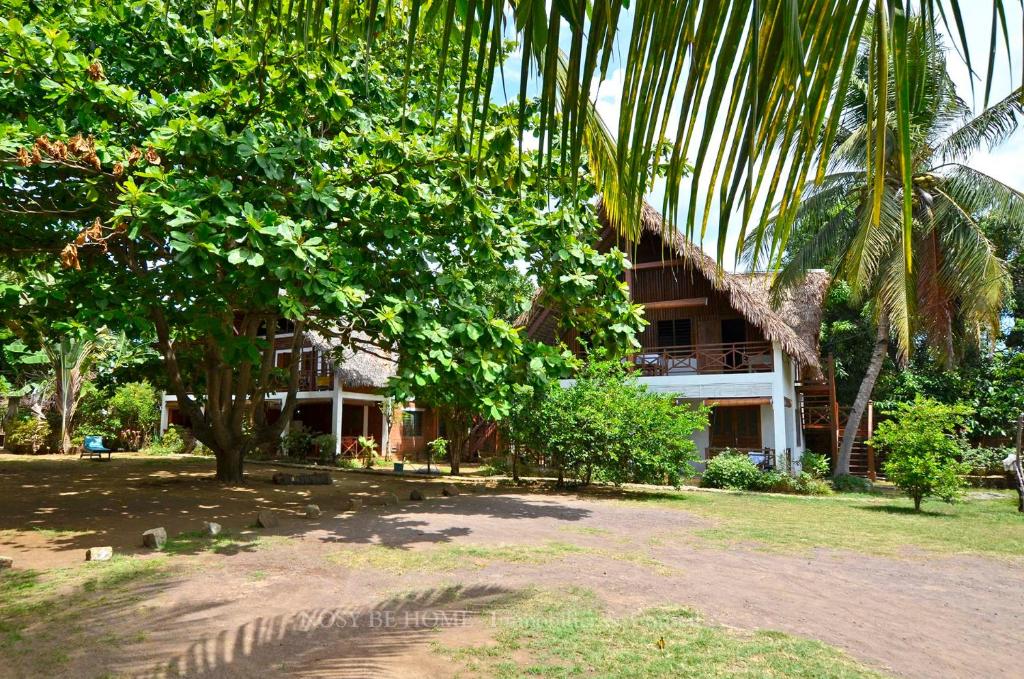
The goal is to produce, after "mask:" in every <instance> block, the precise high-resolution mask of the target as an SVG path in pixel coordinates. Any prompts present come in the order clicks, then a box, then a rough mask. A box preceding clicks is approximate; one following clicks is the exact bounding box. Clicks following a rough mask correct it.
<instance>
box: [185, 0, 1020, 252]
mask: <svg viewBox="0 0 1024 679" xmlns="http://www.w3.org/2000/svg"><path fill="white" fill-rule="evenodd" d="M190 1H193V2H194V1H195V0H190ZM199 1H200V2H201V3H202V0H199ZM213 2H214V3H215V6H216V8H217V9H218V10H220V11H219V12H215V13H214V14H215V16H218V17H220V21H221V22H222V23H223V24H224V25H225V29H226V30H231V29H232V27H235V28H239V29H240V30H246V31H249V30H254V29H257V30H266V31H274V32H275V33H281V32H283V31H291V33H292V34H293V35H295V37H296V38H298V39H300V40H301V41H302V42H303V44H305V45H308V46H309V47H310V49H323V50H326V51H330V50H332V49H334V48H336V46H337V45H338V44H339V42H340V41H341V37H340V34H342V33H344V32H346V31H348V32H349V33H357V34H361V35H363V36H365V39H366V41H367V43H369V44H372V42H373V40H374V36H375V35H377V34H378V33H379V32H380V31H382V30H387V29H388V26H389V24H390V25H391V26H401V27H402V28H403V29H404V30H405V31H406V32H407V34H408V45H409V49H408V51H407V53H406V64H407V68H408V66H409V65H410V64H412V65H415V58H416V42H417V40H421V41H422V40H430V41H433V42H437V43H439V44H440V45H441V46H442V55H443V56H442V59H441V64H440V71H442V72H443V71H445V69H452V68H454V69H457V71H458V72H459V79H460V85H459V89H460V92H461V93H462V94H461V96H460V97H459V101H458V104H457V110H456V116H455V118H456V120H457V121H458V123H457V124H458V125H459V126H460V128H461V126H462V125H463V124H465V125H467V126H468V127H469V128H470V135H469V138H470V139H473V138H474V134H477V135H478V136H479V137H480V138H482V129H481V128H483V127H486V125H487V111H488V107H487V106H486V101H487V98H488V96H489V94H490V93H491V91H492V86H493V85H494V83H495V77H496V74H498V73H500V72H502V70H501V69H502V67H501V61H502V60H501V58H500V53H501V49H502V47H501V46H502V43H503V42H504V41H507V40H509V39H510V38H511V39H513V40H514V41H515V42H516V43H517V45H518V48H519V52H520V54H521V55H522V61H521V63H522V66H521V73H520V75H521V77H520V90H519V96H520V100H521V102H523V103H524V104H525V100H526V97H527V92H528V87H529V86H528V81H529V80H530V77H529V76H531V75H532V76H534V82H538V83H539V90H538V91H539V106H538V110H539V113H540V127H539V129H540V135H539V136H540V146H541V150H542V154H541V156H542V157H546V158H547V159H548V162H549V163H550V160H551V157H552V153H553V152H557V153H558V154H560V155H561V158H560V161H561V162H559V163H557V164H552V165H551V166H552V167H554V166H555V165H557V167H559V168H562V170H563V171H569V170H570V169H571V168H573V167H578V161H579V158H580V156H579V154H580V149H581V148H582V147H583V144H582V143H581V140H583V139H584V136H585V134H586V132H585V129H586V126H587V119H588V113H587V107H588V98H589V96H590V93H591V91H592V85H593V84H594V83H595V81H600V80H603V79H604V78H605V76H606V75H607V73H608V69H609V66H610V64H612V63H617V64H618V65H620V66H621V69H622V74H623V87H622V99H621V107H620V111H619V123H618V127H617V130H615V132H616V134H615V139H616V148H615V153H616V163H615V166H614V174H613V173H610V172H599V173H598V178H599V180H602V181H603V180H609V181H608V183H607V184H605V183H602V184H601V185H599V186H598V189H599V190H600V191H601V192H602V194H603V195H604V196H605V199H606V206H607V209H608V210H609V212H610V214H611V216H612V217H613V218H614V219H613V221H614V222H615V223H616V224H618V225H620V228H623V229H625V230H627V231H632V232H637V231H638V228H639V223H640V213H641V208H642V205H643V201H644V195H645V194H646V193H647V192H648V190H649V188H650V183H651V181H652V178H653V175H652V172H653V171H654V168H656V167H657V166H658V158H659V156H660V155H661V152H662V148H661V144H660V140H661V138H662V137H666V138H670V139H672V140H673V144H672V149H671V158H670V160H669V162H668V163H667V169H668V172H667V190H666V204H665V205H664V206H663V208H664V209H663V212H664V213H665V214H666V215H669V217H670V219H671V217H673V216H674V215H675V214H676V213H677V208H685V210H683V214H684V215H685V216H686V219H685V223H686V226H687V228H688V229H691V230H692V229H695V228H698V227H700V226H702V224H705V223H707V220H708V218H709V216H710V213H711V211H712V210H713V209H714V207H715V205H717V208H718V212H719V215H718V216H719V219H720V221H721V223H722V225H723V227H722V228H721V229H720V230H719V250H720V253H721V251H722V248H723V247H724V244H725V242H726V239H727V237H728V235H729V234H730V229H729V228H726V227H727V226H728V223H729V220H730V215H731V213H732V211H733V207H734V205H742V207H743V209H742V211H741V213H742V216H743V220H742V222H741V223H742V224H743V225H744V226H743V227H742V228H743V231H742V232H741V238H740V241H741V242H742V241H744V240H745V239H746V237H747V236H749V235H753V236H755V238H756V239H757V240H762V239H761V238H760V236H763V234H764V233H765V230H766V229H767V221H766V216H767V214H768V213H769V209H768V208H770V207H771V206H772V205H774V204H775V202H776V199H777V198H778V197H780V196H781V197H783V200H785V197H788V196H799V195H801V194H802V193H803V190H804V187H805V186H806V184H807V182H808V180H809V179H808V178H809V175H808V172H807V170H808V169H809V168H810V167H811V166H812V164H813V162H814V161H815V160H816V158H817V153H818V151H820V150H821V149H820V147H819V141H820V139H821V138H822V136H824V137H825V138H826V139H833V138H834V137H835V135H836V134H837V133H838V130H839V123H840V118H841V115H842V107H841V106H840V102H839V100H838V98H837V97H834V96H832V95H833V93H834V92H836V91H840V92H842V91H845V90H846V89H847V86H848V84H849V83H850V81H851V80H852V78H853V75H854V72H853V69H854V65H855V63H856V61H857V54H858V41H859V39H860V37H861V36H862V35H863V34H864V33H865V30H866V28H868V27H871V28H872V30H871V31H870V32H869V35H870V38H869V40H870V44H871V54H872V56H873V58H872V59H871V60H870V62H869V64H870V69H869V70H871V71H873V72H874V76H875V77H874V78H873V84H874V85H875V86H874V87H871V88H869V89H868V90H867V95H868V100H869V102H879V101H886V100H887V99H889V98H890V97H889V96H888V94H889V93H888V91H887V85H888V83H889V78H887V77H885V74H886V72H887V71H888V70H889V69H888V63H889V61H890V59H889V57H890V55H891V57H892V61H893V62H894V63H895V64H896V65H897V68H896V69H895V73H894V80H893V88H892V90H891V91H893V92H899V93H900V96H897V97H896V98H895V102H894V105H893V106H877V105H871V106H869V109H870V111H871V113H872V114H873V115H874V116H875V117H876V118H877V121H876V122H877V123H878V125H876V126H875V129H876V130H877V132H876V134H878V135H879V136H878V138H877V139H876V142H877V143H876V144H875V148H877V149H879V151H878V153H876V154H874V155H873V156H872V159H871V163H872V165H873V167H874V168H875V169H876V172H875V174H877V175H882V174H883V173H884V167H885V165H886V164H887V163H889V162H890V161H891V159H890V157H889V156H888V155H887V154H886V148H885V145H884V144H883V143H882V135H883V134H884V132H883V131H884V130H886V129H888V128H889V127H890V126H895V128H896V129H897V130H898V131H899V135H900V136H902V137H904V138H906V137H907V136H908V135H909V134H910V122H909V117H908V112H909V101H908V99H907V96H906V95H907V93H908V90H909V88H908V80H907V75H906V72H907V49H906V35H907V22H908V21H909V20H910V19H911V17H913V16H915V15H916V16H920V17H922V20H923V21H925V22H926V23H927V24H928V25H929V26H932V27H935V26H940V25H941V26H944V27H945V29H946V31H947V33H949V34H950V35H953V36H955V39H956V41H957V47H958V49H959V50H960V51H961V52H962V53H963V54H964V56H965V58H966V61H967V65H968V68H969V69H970V70H971V72H972V73H974V72H975V66H976V64H974V63H973V62H972V61H971V57H970V54H971V53H970V50H969V49H968V45H967V31H966V28H965V24H964V21H963V16H962V15H963V11H962V10H966V9H970V11H971V12H974V13H977V12H978V11H979V5H980V4H982V3H978V2H972V3H966V2H964V1H963V0H874V1H873V2H864V0H731V1H730V2H720V1H719V0H631V1H627V0H383V1H382V0H317V1H316V2H313V1H312V0H309V1H304V0H269V1H268V2H256V1H254V2H248V1H247V0H213ZM984 4H985V5H986V6H985V7H984V8H982V9H981V11H986V10H987V11H990V12H991V19H992V23H991V26H992V31H991V45H992V48H993V49H992V50H991V55H992V56H990V58H989V63H988V68H987V70H986V73H987V78H986V79H985V80H986V83H987V86H986V88H985V97H986V102H987V98H988V96H989V94H990V87H989V86H990V85H991V83H992V80H993V65H994V61H995V59H996V57H995V54H996V49H995V48H996V47H997V46H998V43H999V42H1002V43H1003V44H1005V45H1006V47H1007V49H1008V50H1010V49H1013V50H1016V49H1018V48H1019V47H1020V45H1018V44H1017V42H1014V43H1012V44H1011V37H1010V36H1011V31H1010V29H1009V28H1008V23H1007V17H1006V7H1007V6H1008V5H1010V4H1011V0H992V2H991V3H990V4H989V3H984ZM1014 4H1018V5H1019V4H1021V0H1017V2H1016V3H1014ZM872 10H875V11H872ZM206 20H210V19H209V18H207V19H206ZM424 36H429V37H424ZM560 45H561V46H568V50H567V53H568V63H567V65H566V68H565V71H564V73H560V69H559V67H558V59H557V58H554V57H555V55H557V53H558V50H559V46H560ZM613 59H618V60H619V61H618V62H613ZM1008 61H1009V60H1007V62H1008ZM1007 65H1008V64H1007ZM560 78H561V79H562V80H563V87H559V86H558V84H557V83H558V80H559V79H560ZM442 80H443V78H442V77H441V76H440V73H439V77H438V82H439V83H440V82H442ZM410 96H416V94H415V93H410ZM521 110H522V111H523V113H522V115H523V116H524V117H525V116H526V115H532V111H533V109H532V108H528V107H526V106H525V105H523V106H522V108H521ZM889 117H891V118H892V120H888V119H887V118H889ZM460 131H461V130H460ZM713 139H720V143H716V144H712V143H711V142H712V140H713ZM776 143H781V144H783V145H784V146H786V147H787V148H790V149H791V153H790V154H787V155H786V156H782V155H779V154H774V153H772V149H773V147H774V144H776ZM832 147H833V145H832V144H831V143H828V144H825V145H824V149H825V150H826V151H828V150H830V149H831V148H832ZM555 150H557V151H555ZM907 160H909V159H903V161H907ZM687 162H689V163H690V164H691V165H692V166H693V168H694V169H693V177H692V181H691V184H692V185H694V186H697V185H702V184H701V182H703V181H708V182H709V183H710V184H711V186H712V189H713V190H712V192H710V193H709V194H708V195H709V196H714V197H715V198H716V200H711V199H709V200H707V201H706V204H705V206H704V209H703V210H701V209H699V207H698V204H697V192H691V196H690V198H689V200H688V201H686V203H685V205H684V204H682V203H683V201H682V199H681V195H682V194H681V191H680V184H681V181H682V179H683V177H684V176H685V175H686V173H687ZM570 174H571V172H570ZM533 176H535V177H543V176H545V173H536V174H534V175H533ZM811 177H813V175H811ZM819 178H820V177H819ZM901 179H902V181H903V183H904V185H905V186H907V187H909V185H910V182H911V181H912V175H911V172H910V168H909V163H908V162H902V164H901ZM795 206H796V202H795V201H791V202H790V203H786V202H783V204H782V207H783V211H784V212H785V213H786V214H788V215H789V217H792V213H793V211H794V210H795ZM875 207H876V209H875V211H874V212H873V215H875V216H876V217H877V214H878V206H877V205H876V206H875ZM912 207H913V206H912V205H911V204H910V202H909V201H908V202H907V203H905V204H904V206H903V209H904V213H905V215H909V213H910V211H911V210H912ZM756 215H765V216H764V217H761V218H758V219H755V220H754V221H753V222H752V228H751V230H750V233H749V234H748V233H747V227H746V224H747V223H748V222H751V218H752V216H756ZM908 219H909V218H908ZM670 224H671V222H670ZM872 226H873V227H874V228H877V227H879V225H878V220H877V219H875V220H874V223H873V225H872ZM734 230H735V229H733V231H734ZM627 235H628V234H627ZM779 235H781V236H783V237H784V236H785V233H784V232H780V234H779ZM772 246H773V247H774V248H775V249H776V251H781V250H782V249H783V248H784V246H785V241H784V239H783V240H781V241H773V242H772ZM906 264H907V266H908V267H909V266H911V260H910V258H908V260H907V262H906Z"/></svg>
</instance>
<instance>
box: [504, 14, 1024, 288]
mask: <svg viewBox="0 0 1024 679" xmlns="http://www.w3.org/2000/svg"><path fill="white" fill-rule="evenodd" d="M1006 4H1007V24H1008V26H1009V33H1010V41H1011V43H1013V44H1014V45H1015V47H1014V49H1013V50H1012V52H1013V54H1012V59H1011V61H1010V62H1008V61H1007V59H1006V51H1005V47H1004V46H1003V45H1000V46H999V48H998V50H997V59H996V66H995V73H994V79H993V85H992V93H991V98H990V104H991V103H995V102H997V101H999V100H1001V99H1003V98H1005V97H1006V96H1007V95H1009V94H1010V92H1011V91H1012V90H1013V88H1014V86H1015V85H1016V86H1019V85H1020V84H1021V82H1022V68H1024V64H1022V62H1021V49H1022V46H1024V34H1022V30H1024V29H1022V25H1024V17H1022V16H1021V8H1020V5H1017V4H1015V3H1006ZM969 6H971V8H972V9H971V11H968V12H966V13H965V14H964V24H965V32H966V34H967V42H968V46H969V48H970V51H971V59H972V61H973V62H974V63H973V65H974V68H975V71H976V73H975V76H974V96H973V97H972V92H971V77H970V76H969V73H968V69H967V66H966V64H965V63H964V62H963V60H962V59H961V58H960V56H959V55H958V54H957V53H956V52H955V51H953V50H952V49H951V50H950V52H949V54H948V55H947V61H948V67H949V71H950V75H951V77H952V78H953V81H954V82H955V84H956V86H957V90H958V91H959V93H960V96H961V97H963V98H964V99H965V100H966V101H968V102H969V103H972V104H973V105H974V108H975V111H976V112H980V111H981V110H982V109H983V103H984V102H983V98H984V90H985V87H984V77H985V69H986V67H987V59H988V54H989V41H990V37H991V21H992V19H991V17H992V10H991V6H990V4H989V3H986V2H980V1H976V2H972V3H969ZM631 14H632V13H631V12H628V11H627V12H624V13H623V16H622V17H620V35H619V43H620V46H621V44H622V43H624V41H625V40H627V39H628V30H629V29H628V27H629V25H630V23H631V21H632V16H631ZM566 32H567V31H566ZM1000 42H1001V38H1000ZM946 43H947V45H949V46H952V45H953V44H958V41H956V42H954V41H953V40H951V39H949V38H948V37H947V40H946ZM565 48H567V45H566V46H564V47H563V49H565ZM617 52H621V49H619V50H617ZM623 63H624V60H623V59H621V58H620V57H619V56H618V54H617V55H616V56H615V57H613V59H612V61H611V64H610V66H609V70H608V77H607V79H606V80H604V81H603V82H601V83H600V86H599V87H597V88H595V91H594V92H593V96H592V99H593V100H594V102H595V107H596V108H597V111H598V112H599V113H600V114H601V116H602V117H603V118H604V120H605V122H606V123H607V124H608V127H609V129H611V130H612V131H613V132H614V131H615V130H616V129H617V127H618V119H619V116H618V112H619V107H620V104H621V97H622V86H623V71H622V68H621V65H622V64H623ZM519 65H520V60H519V58H518V56H517V55H515V54H514V55H512V57H511V58H510V59H509V61H507V62H506V64H505V86H506V88H507V92H508V94H509V95H510V96H511V97H515V96H516V95H517V93H518V91H519ZM1011 69H1012V78H1011ZM672 127H673V126H672V125H670V129H671V128H672ZM700 127H701V126H700V125H698V129H700ZM719 134H720V133H718V132H716V133H715V136H716V137H717V136H719ZM692 146H693V147H696V146H697V142H696V141H695V142H694V143H693V145H692ZM715 147H716V145H715V143H714V141H713V142H712V148H715ZM970 164H971V166H972V167H974V168H976V169H978V170H980V171H982V172H985V173H987V174H989V175H991V176H993V177H995V178H996V179H998V180H1000V181H1002V182H1004V183H1006V184H1007V185H1009V186H1010V187H1012V188H1014V189H1017V190H1020V191H1024V126H1022V129H1019V130H1017V132H1016V133H1015V134H1014V135H1013V136H1012V137H1011V138H1010V139H1009V140H1007V141H1006V142H1005V143H1004V144H1003V145H1001V146H1000V147H998V148H997V149H995V150H994V151H991V152H990V151H987V150H986V151H982V152H979V153H977V154H976V155H975V157H974V158H972V159H971V161H970ZM686 181H687V180H684V186H683V192H682V193H683V202H684V203H685V201H686V199H687V198H688V197H689V191H691V190H692V186H691V185H689V184H687V183H685V182H686ZM697 190H698V191H699V194H698V209H699V208H700V200H701V199H702V197H703V196H704V195H706V194H707V185H706V183H705V184H703V185H702V186H700V187H698V189H697ZM663 198H664V185H663V183H658V184H656V185H655V187H654V190H652V192H651V193H650V194H648V200H649V201H650V202H651V204H652V205H654V206H655V207H656V208H658V209H660V208H661V206H662V202H663ZM715 212H716V210H712V215H713V216H712V218H711V221H710V222H709V224H708V226H707V232H706V234H705V236H704V239H703V241H701V240H700V239H699V237H696V236H695V238H694V240H697V241H698V243H699V244H700V245H701V246H702V247H704V249H705V250H707V251H708V253H709V254H711V255H712V256H715V255H716V247H717V239H718V220H717V217H716V216H714V215H715ZM738 223H739V222H738V220H734V221H733V222H732V223H730V233H729V235H728V236H727V246H726V257H725V261H723V265H724V266H725V267H726V268H727V269H733V268H735V262H734V260H733V258H732V252H733V251H734V249H735V243H736V234H737V228H736V227H737V226H738Z"/></svg>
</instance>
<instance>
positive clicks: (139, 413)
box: [110, 381, 160, 450]
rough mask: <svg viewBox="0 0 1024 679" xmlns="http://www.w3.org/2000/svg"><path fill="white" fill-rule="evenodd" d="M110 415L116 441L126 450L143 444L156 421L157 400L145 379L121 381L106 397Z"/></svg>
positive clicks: (136, 448)
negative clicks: (140, 380) (111, 395)
mask: <svg viewBox="0 0 1024 679" xmlns="http://www.w3.org/2000/svg"><path fill="white" fill-rule="evenodd" d="M110 417H111V419H112V420H113V422H112V423H111V424H114V425H115V426H116V428H117V431H118V440H120V441H121V442H122V443H124V444H125V445H126V446H127V447H128V448H129V449H130V450H138V449H139V448H141V447H143V446H144V445H145V444H146V443H147V442H148V441H149V439H150V437H151V436H152V435H153V430H154V429H155V428H156V426H157V423H158V422H160V403H159V397H158V396H157V392H156V389H155V388H154V387H153V385H152V384H150V383H149V382H146V381H143V382H129V383H128V384H122V385H121V386H120V387H118V388H117V390H116V391H115V392H114V396H113V397H112V398H111V399H110Z"/></svg>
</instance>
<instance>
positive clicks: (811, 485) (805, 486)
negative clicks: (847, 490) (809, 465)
mask: <svg viewBox="0 0 1024 679" xmlns="http://www.w3.org/2000/svg"><path fill="white" fill-rule="evenodd" d="M793 492H794V493H797V494H798V495H831V494H832V492H833V491H832V484H831V483H829V482H828V481H826V480H825V479H822V478H818V477H817V476H813V475H811V474H808V473H807V472H801V473H800V475H799V476H797V477H796V479H794V482H793Z"/></svg>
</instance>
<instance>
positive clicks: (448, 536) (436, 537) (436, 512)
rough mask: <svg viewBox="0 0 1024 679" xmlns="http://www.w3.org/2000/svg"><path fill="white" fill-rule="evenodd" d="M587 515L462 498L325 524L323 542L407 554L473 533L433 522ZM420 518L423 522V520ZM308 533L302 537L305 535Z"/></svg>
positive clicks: (552, 505) (513, 501) (539, 503)
mask: <svg viewBox="0 0 1024 679" xmlns="http://www.w3.org/2000/svg"><path fill="white" fill-rule="evenodd" d="M591 513H592V512H591V511H590V510H588V509H582V508H578V507H569V506H566V505H564V504H562V503H560V502H558V501H555V500H547V499H543V498H525V497H520V496H516V495H498V494H485V495H475V496H470V495H460V496H457V497H453V498H431V499H427V500H423V501H417V502H402V503H401V504H400V505H399V506H398V507H384V508H370V509H368V510H361V511H358V512H356V513H355V514H353V515H351V516H347V517H344V518H332V519H328V520H322V521H321V522H320V524H321V525H320V527H321V528H322V529H324V530H326V531H328V532H329V535H327V536H324V537H321V538H320V540H321V541H322V542H329V543H347V544H380V545H383V546H385V547H390V548H393V549H408V548H409V547H410V546H412V545H414V544H423V543H435V544H436V543H445V542H451V541H452V540H453V539H454V538H458V537H465V536H467V535H470V534H471V533H472V528H470V527H468V526H446V527H442V528H434V529H431V528H430V527H431V526H433V525H435V523H434V522H433V521H432V520H430V519H431V518H432V517H439V518H441V517H444V518H448V517H450V520H451V521H452V522H456V523H457V522H458V521H459V519H460V518H464V517H471V516H472V517H479V518H483V519H487V520H496V521H502V520H523V519H554V520H557V521H581V520H583V519H585V518H587V517H588V516H590V515H591ZM421 517H422V518H421ZM308 531H309V528H308V527H307V528H306V529H305V530H303V531H301V532H302V533H306V532H308Z"/></svg>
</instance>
